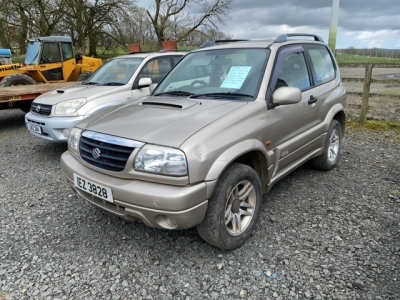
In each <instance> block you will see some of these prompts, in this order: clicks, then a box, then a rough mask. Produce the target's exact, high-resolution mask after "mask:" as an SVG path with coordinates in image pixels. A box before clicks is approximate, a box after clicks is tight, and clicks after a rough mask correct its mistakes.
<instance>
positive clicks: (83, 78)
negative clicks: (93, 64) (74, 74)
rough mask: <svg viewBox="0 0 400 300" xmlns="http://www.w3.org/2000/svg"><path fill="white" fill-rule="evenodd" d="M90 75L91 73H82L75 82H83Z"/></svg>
mask: <svg viewBox="0 0 400 300" xmlns="http://www.w3.org/2000/svg"><path fill="white" fill-rule="evenodd" d="M90 75H92V72H83V73H81V74H79V76H78V79H77V81H84V80H85V79H86V78H88V77H89V76H90Z"/></svg>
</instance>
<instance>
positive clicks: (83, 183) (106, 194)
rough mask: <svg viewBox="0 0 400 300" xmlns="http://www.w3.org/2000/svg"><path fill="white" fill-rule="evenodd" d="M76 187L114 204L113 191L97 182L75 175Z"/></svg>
mask: <svg viewBox="0 0 400 300" xmlns="http://www.w3.org/2000/svg"><path fill="white" fill-rule="evenodd" d="M74 185H75V186H76V187H77V188H78V189H81V190H83V191H85V192H87V193H89V194H92V195H94V196H96V197H99V198H101V199H103V200H106V201H108V202H114V200H113V196H112V190H111V189H110V188H108V187H105V186H103V185H101V184H98V183H96V182H93V181H90V180H88V179H86V178H82V177H80V176H78V175H76V174H75V173H74Z"/></svg>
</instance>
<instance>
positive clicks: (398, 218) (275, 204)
mask: <svg viewBox="0 0 400 300" xmlns="http://www.w3.org/2000/svg"><path fill="white" fill-rule="evenodd" d="M65 150H66V146H65V145H60V144H52V143H49V142H46V141H42V140H40V139H38V138H35V137H32V136H31V135H30V134H29V133H28V132H27V130H26V129H25V126H24V120H23V114H22V113H21V112H19V111H18V110H10V111H0V156H1V158H2V163H1V164H0V203H1V206H0V222H1V234H0V300H4V299H18V300H19V299H51V300H55V299H374V300H375V299H399V295H400V229H399V228H400V226H399V225H400V224H399V222H400V137H399V135H396V133H394V132H385V133H382V132H380V133H371V132H366V131H357V132H351V131H348V132H347V134H346V136H345V139H344V147H343V152H342V160H341V163H340V165H339V166H338V167H337V168H336V169H334V170H332V171H330V172H319V171H315V170H312V169H310V168H308V167H307V166H304V167H302V168H300V169H298V170H297V171H295V172H294V173H292V174H291V175H289V176H288V177H287V178H285V179H284V180H282V181H281V182H280V183H278V184H277V185H276V186H275V187H274V188H273V189H272V191H271V193H270V194H269V195H268V197H267V200H266V201H265V203H264V206H263V211H262V214H261V219H260V222H259V226H258V227H257V229H256V231H255V232H254V235H253V236H252V237H251V238H250V240H249V241H248V242H247V243H246V244H245V245H244V246H243V247H241V248H239V249H237V250H235V251H220V250H218V249H216V248H214V247H212V246H210V245H208V244H206V243H205V242H203V241H202V240H201V239H200V238H199V237H198V235H197V233H196V231H195V230H194V229H192V230H186V231H173V232H172V231H164V230H155V229H150V228H147V227H145V226H144V225H143V224H140V223H128V222H126V221H124V220H122V219H120V218H118V217H115V216H113V215H110V214H107V213H105V212H103V211H101V210H100V209H97V208H95V207H93V206H92V205H91V204H89V203H87V202H85V201H84V200H82V199H80V198H77V197H76V196H74V195H73V193H72V192H71V190H70V189H69V187H68V186H67V184H66V182H65V180H64V179H63V178H62V176H61V170H60V167H59V158H60V155H61V153H62V152H63V151H65Z"/></svg>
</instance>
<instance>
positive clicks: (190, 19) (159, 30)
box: [147, 0, 233, 47]
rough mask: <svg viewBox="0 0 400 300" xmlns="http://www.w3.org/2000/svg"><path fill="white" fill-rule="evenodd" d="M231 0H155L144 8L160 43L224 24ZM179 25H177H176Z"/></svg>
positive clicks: (178, 40)
mask: <svg viewBox="0 0 400 300" xmlns="http://www.w3.org/2000/svg"><path fill="white" fill-rule="evenodd" d="M232 1H233V0H211V1H210V0H208V1H207V0H154V6H153V7H152V8H151V9H149V10H147V15H148V17H149V18H150V20H151V23H152V25H153V28H154V33H155V35H156V36H157V40H158V43H159V46H160V47H161V45H162V42H163V41H165V40H168V39H174V40H176V41H177V42H180V41H183V40H185V39H186V38H187V37H188V36H189V35H190V34H191V33H193V32H195V31H201V29H211V28H214V29H217V23H220V24H224V21H225V19H226V18H227V17H228V12H229V9H230V5H231V3H232ZM178 26H179V27H178Z"/></svg>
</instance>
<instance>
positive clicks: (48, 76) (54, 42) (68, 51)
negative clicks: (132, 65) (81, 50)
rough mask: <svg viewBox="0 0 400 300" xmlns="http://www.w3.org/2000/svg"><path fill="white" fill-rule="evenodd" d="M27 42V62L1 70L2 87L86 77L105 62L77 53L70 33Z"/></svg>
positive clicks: (0, 82)
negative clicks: (16, 67) (69, 35)
mask: <svg viewBox="0 0 400 300" xmlns="http://www.w3.org/2000/svg"><path fill="white" fill-rule="evenodd" d="M27 42H28V47H27V52H26V56H25V62H24V63H23V64H22V65H21V66H20V67H19V68H18V69H15V68H12V69H9V70H6V69H4V71H1V70H0V80H1V81H0V86H12V85H22V84H35V83H50V82H63V81H78V80H83V79H85V78H86V77H87V76H89V75H90V74H91V73H93V72H94V71H96V70H97V69H98V68H99V67H100V66H101V64H102V62H101V59H97V58H92V57H87V56H83V55H76V56H75V55H74V51H73V46H72V39H71V38H70V37H68V36H48V37H39V38H32V39H29V40H28V41H27ZM78 56H79V58H80V60H77V59H76V57H78Z"/></svg>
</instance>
